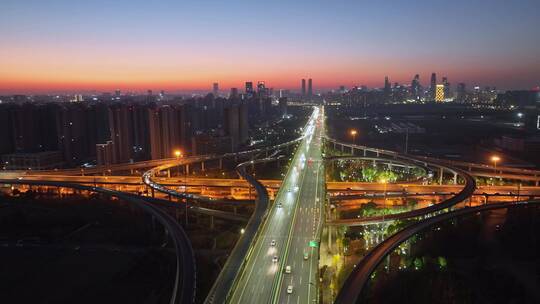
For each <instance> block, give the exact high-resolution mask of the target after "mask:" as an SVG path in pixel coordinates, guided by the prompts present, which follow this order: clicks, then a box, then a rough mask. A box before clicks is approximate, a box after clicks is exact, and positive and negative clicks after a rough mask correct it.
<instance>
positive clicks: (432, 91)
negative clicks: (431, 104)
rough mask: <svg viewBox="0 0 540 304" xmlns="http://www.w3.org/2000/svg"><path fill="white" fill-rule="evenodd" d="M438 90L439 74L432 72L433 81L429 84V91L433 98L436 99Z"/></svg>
mask: <svg viewBox="0 0 540 304" xmlns="http://www.w3.org/2000/svg"><path fill="white" fill-rule="evenodd" d="M436 91H437V74H435V73H431V83H430V86H429V93H430V94H429V97H430V98H431V99H432V100H435V94H436Z"/></svg>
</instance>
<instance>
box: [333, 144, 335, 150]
mask: <svg viewBox="0 0 540 304" xmlns="http://www.w3.org/2000/svg"><path fill="white" fill-rule="evenodd" d="M333 144H334V150H335V149H336V142H333Z"/></svg>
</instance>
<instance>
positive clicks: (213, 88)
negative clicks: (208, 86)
mask: <svg viewBox="0 0 540 304" xmlns="http://www.w3.org/2000/svg"><path fill="white" fill-rule="evenodd" d="M212 93H213V94H214V96H216V97H217V96H218V93H219V84H218V83H217V82H214V84H213V85H212Z"/></svg>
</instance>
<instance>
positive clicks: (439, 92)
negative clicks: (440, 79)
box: [435, 84, 444, 102]
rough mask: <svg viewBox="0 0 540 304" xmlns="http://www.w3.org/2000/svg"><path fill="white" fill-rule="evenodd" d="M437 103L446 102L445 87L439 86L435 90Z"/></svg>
mask: <svg viewBox="0 0 540 304" xmlns="http://www.w3.org/2000/svg"><path fill="white" fill-rule="evenodd" d="M435 101H436V102H443V101H444V85H443V84H438V85H437V87H436V90H435Z"/></svg>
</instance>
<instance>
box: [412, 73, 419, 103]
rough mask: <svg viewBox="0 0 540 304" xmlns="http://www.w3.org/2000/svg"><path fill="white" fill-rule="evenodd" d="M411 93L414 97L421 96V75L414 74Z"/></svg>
mask: <svg viewBox="0 0 540 304" xmlns="http://www.w3.org/2000/svg"><path fill="white" fill-rule="evenodd" d="M411 95H412V97H413V98H414V99H419V98H420V75H418V74H416V75H414V78H413V80H412V82H411Z"/></svg>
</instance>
